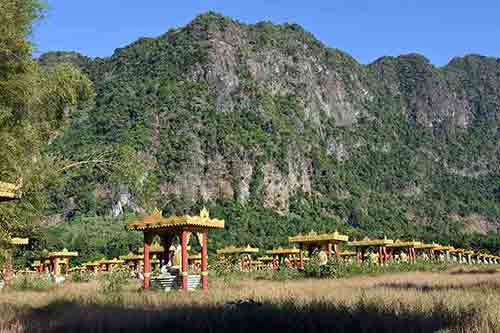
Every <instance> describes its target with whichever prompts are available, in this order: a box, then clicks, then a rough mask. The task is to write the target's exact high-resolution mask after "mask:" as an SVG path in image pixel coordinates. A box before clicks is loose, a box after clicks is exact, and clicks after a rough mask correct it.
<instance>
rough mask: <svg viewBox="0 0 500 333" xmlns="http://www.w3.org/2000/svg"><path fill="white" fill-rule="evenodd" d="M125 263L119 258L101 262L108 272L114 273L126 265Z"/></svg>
mask: <svg viewBox="0 0 500 333" xmlns="http://www.w3.org/2000/svg"><path fill="white" fill-rule="evenodd" d="M124 263H125V261H124V260H122V259H118V258H113V259H105V260H101V265H104V267H105V270H106V271H107V272H112V271H113V268H115V267H116V266H119V265H122V264H124Z"/></svg>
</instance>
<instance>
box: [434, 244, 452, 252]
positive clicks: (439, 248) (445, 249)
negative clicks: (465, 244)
mask: <svg viewBox="0 0 500 333" xmlns="http://www.w3.org/2000/svg"><path fill="white" fill-rule="evenodd" d="M432 249H433V250H434V251H450V250H454V249H455V248H454V247H453V246H444V245H437V246H435V247H433V248H432Z"/></svg>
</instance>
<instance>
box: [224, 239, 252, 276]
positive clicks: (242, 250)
mask: <svg viewBox="0 0 500 333" xmlns="http://www.w3.org/2000/svg"><path fill="white" fill-rule="evenodd" d="M258 252H259V248H257V247H251V246H250V245H247V246H246V247H245V246H242V247H237V246H234V245H231V246H227V247H225V248H223V249H219V250H217V255H218V256H219V257H220V258H224V257H226V256H240V255H241V257H240V258H239V265H240V269H241V270H242V271H248V270H250V269H251V268H252V267H251V266H252V265H251V261H252V258H251V255H252V254H255V253H258Z"/></svg>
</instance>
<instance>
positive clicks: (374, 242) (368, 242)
mask: <svg viewBox="0 0 500 333" xmlns="http://www.w3.org/2000/svg"><path fill="white" fill-rule="evenodd" d="M393 243H394V241H393V240H392V239H387V238H382V239H369V238H365V239H363V240H358V241H351V242H348V243H347V246H355V247H365V246H366V247H368V246H384V245H389V244H393Z"/></svg>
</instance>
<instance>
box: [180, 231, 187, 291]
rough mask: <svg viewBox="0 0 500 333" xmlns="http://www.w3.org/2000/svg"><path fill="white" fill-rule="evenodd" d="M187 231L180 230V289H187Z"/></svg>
mask: <svg viewBox="0 0 500 333" xmlns="http://www.w3.org/2000/svg"><path fill="white" fill-rule="evenodd" d="M187 244H188V232H187V231H182V233H181V275H182V289H188V254H187Z"/></svg>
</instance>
